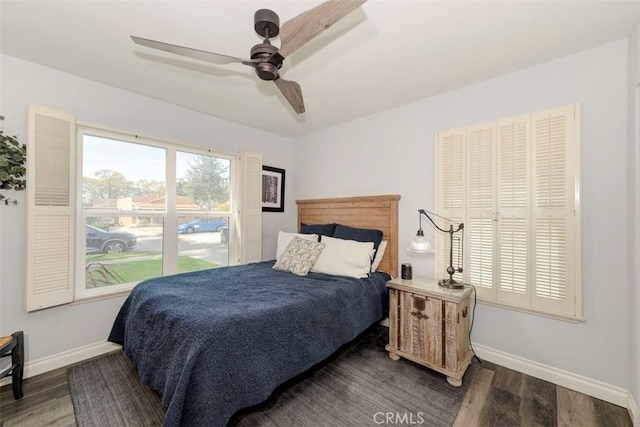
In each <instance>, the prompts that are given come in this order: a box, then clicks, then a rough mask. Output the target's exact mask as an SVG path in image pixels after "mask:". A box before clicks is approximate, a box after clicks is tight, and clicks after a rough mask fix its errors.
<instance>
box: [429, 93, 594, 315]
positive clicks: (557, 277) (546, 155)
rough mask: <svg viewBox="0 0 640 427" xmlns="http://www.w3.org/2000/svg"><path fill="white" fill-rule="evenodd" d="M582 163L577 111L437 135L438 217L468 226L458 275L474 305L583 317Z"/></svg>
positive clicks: (444, 242)
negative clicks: (475, 293) (472, 288)
mask: <svg viewBox="0 0 640 427" xmlns="http://www.w3.org/2000/svg"><path fill="white" fill-rule="evenodd" d="M579 159H580V157H579V107H578V105H571V106H566V107H560V108H556V109H553V110H547V111H541V112H537V113H533V114H528V115H523V116H518V117H511V118H505V119H500V120H497V121H494V122H489V123H483V124H478V125H474V126H468V127H465V128H458V129H452V130H449V131H444V132H440V133H439V134H438V141H437V148H436V177H437V182H436V188H437V190H436V192H437V200H436V210H437V211H438V213H439V214H440V215H442V216H444V217H447V218H451V219H453V220H455V221H462V222H464V223H465V242H464V244H465V247H464V255H465V258H464V263H463V269H464V272H463V273H462V274H460V273H456V275H457V276H458V279H461V280H463V281H464V282H466V283H470V284H472V285H474V286H475V287H476V290H477V291H478V297H479V298H480V299H481V300H483V301H486V302H490V303H496V304H500V305H505V306H509V307H514V308H519V309H524V310H529V311H535V312H539V313H543V314H550V315H555V316H559V317H568V318H573V319H575V318H580V317H581V315H582V313H581V306H580V268H581V265H580V215H579V200H580V198H579ZM454 243H455V242H454ZM448 245H449V241H448V239H445V238H443V237H442V236H439V238H438V248H439V250H438V255H437V265H438V269H439V270H440V271H445V270H446V267H447V266H448V264H449V256H448V254H449V248H448ZM454 249H455V248H454ZM454 255H457V252H456V251H455V250H454ZM456 262H457V260H456V261H454V265H455V264H456Z"/></svg>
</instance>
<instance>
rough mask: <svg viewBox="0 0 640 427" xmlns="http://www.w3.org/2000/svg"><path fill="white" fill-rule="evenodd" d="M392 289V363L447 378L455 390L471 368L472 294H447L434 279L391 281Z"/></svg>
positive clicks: (468, 291)
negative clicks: (424, 368) (401, 361)
mask: <svg viewBox="0 0 640 427" xmlns="http://www.w3.org/2000/svg"><path fill="white" fill-rule="evenodd" d="M387 287H388V288H389V344H388V345H387V346H386V350H387V351H388V352H389V357H390V358H391V359H393V360H398V359H399V358H400V357H404V358H406V359H408V360H411V361H413V362H416V363H419V364H421V365H424V366H427V367H429V368H431V369H434V370H436V371H438V372H441V373H443V374H445V375H446V376H447V382H448V383H449V384H451V385H452V386H454V387H460V386H461V385H462V377H463V376H464V373H465V371H466V370H467V367H468V366H469V364H470V363H471V358H472V356H473V353H472V352H471V346H470V343H469V318H470V317H471V313H470V312H469V300H470V295H471V288H470V287H468V286H467V287H465V288H464V289H447V288H443V287H440V286H438V281H437V280H436V279H429V278H424V277H414V278H413V280H404V279H400V278H398V279H393V280H390V281H388V282H387Z"/></svg>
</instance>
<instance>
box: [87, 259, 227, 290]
mask: <svg viewBox="0 0 640 427" xmlns="http://www.w3.org/2000/svg"><path fill="white" fill-rule="evenodd" d="M149 252H151V253H150V254H157V252H152V251H149ZM137 254H140V253H139V252H138V253H137ZM150 254H145V255H150ZM115 255H119V256H120V257H116V258H121V257H122V254H115ZM106 256H108V257H112V258H110V259H113V255H106ZM104 260H106V258H101V259H100V260H97V259H90V258H89V256H87V261H89V262H96V263H99V262H100V261H104ZM216 267H220V265H218V264H216V263H213V262H209V261H204V260H201V259H197V258H191V257H188V256H179V257H178V273H186V272H188V271H196V270H204V269H207V268H216ZM158 276H162V259H161V258H158V259H149V260H141V261H125V262H121V263H113V264H101V265H98V264H94V265H92V266H91V267H90V268H89V271H88V273H87V279H86V286H87V288H98V287H102V286H109V285H116V284H118V283H131V282H139V281H141V280H145V279H150V278H152V277H158Z"/></svg>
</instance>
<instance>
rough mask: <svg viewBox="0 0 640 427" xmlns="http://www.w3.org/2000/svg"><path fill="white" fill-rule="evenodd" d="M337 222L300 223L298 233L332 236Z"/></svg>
mask: <svg viewBox="0 0 640 427" xmlns="http://www.w3.org/2000/svg"><path fill="white" fill-rule="evenodd" d="M337 225H338V224H335V223H333V224H304V223H302V224H300V233H303V234H317V235H319V236H329V237H333V233H334V232H335V231H336V226H337Z"/></svg>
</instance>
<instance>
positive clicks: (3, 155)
mask: <svg viewBox="0 0 640 427" xmlns="http://www.w3.org/2000/svg"><path fill="white" fill-rule="evenodd" d="M0 120H4V117H3V116H0ZM26 160H27V147H26V146H25V145H24V144H20V142H19V141H18V138H17V137H16V136H10V135H7V134H5V133H4V130H3V129H2V128H0V190H14V191H22V190H24V188H25V183H26V181H25V178H24V175H25V173H26V172H27V169H26V168H25V162H26ZM0 203H4V204H5V205H17V204H18V201H17V200H16V199H12V198H10V197H7V196H5V195H4V194H2V193H0Z"/></svg>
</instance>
